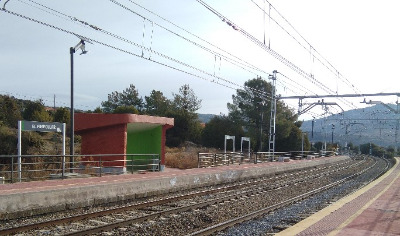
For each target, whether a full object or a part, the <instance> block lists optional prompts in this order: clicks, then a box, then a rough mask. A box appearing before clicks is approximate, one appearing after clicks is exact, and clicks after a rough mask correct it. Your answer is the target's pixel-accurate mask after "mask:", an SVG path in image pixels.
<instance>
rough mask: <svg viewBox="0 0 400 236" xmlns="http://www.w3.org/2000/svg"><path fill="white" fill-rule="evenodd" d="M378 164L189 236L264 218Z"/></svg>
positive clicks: (383, 171) (207, 233) (387, 165)
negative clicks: (265, 215)
mask: <svg viewBox="0 0 400 236" xmlns="http://www.w3.org/2000/svg"><path fill="white" fill-rule="evenodd" d="M376 164H377V162H375V163H374V165H373V166H370V167H368V168H366V169H364V170H362V171H359V172H358V173H355V174H353V175H351V176H348V177H345V178H343V179H341V180H338V181H335V182H333V183H330V184H328V185H325V186H323V187H321V188H318V189H314V190H311V191H309V192H307V193H304V194H301V195H298V196H296V197H293V198H290V199H287V200H284V201H282V202H279V203H277V204H274V205H272V206H268V207H266V208H263V209H260V210H258V211H254V212H252V213H249V214H247V215H244V216H241V217H237V218H234V219H231V220H228V221H225V222H222V223H219V224H216V225H213V226H210V227H208V228H205V229H202V230H199V231H197V232H193V233H191V234H189V235H191V236H198V235H210V234H212V233H216V232H219V231H222V230H225V229H227V228H229V227H232V226H234V225H236V224H239V223H243V222H245V221H249V220H252V219H254V218H257V217H260V216H262V215H264V214H267V213H269V212H271V211H274V210H276V209H279V208H282V207H284V206H287V205H290V204H292V203H295V202H298V201H301V200H304V199H305V198H307V197H310V196H312V195H316V194H318V193H321V192H323V191H326V190H328V189H330V188H332V187H335V186H338V185H340V184H342V183H344V182H346V181H348V180H350V179H353V178H355V177H357V176H359V175H361V174H363V173H364V172H366V171H367V170H369V169H371V168H372V167H374V166H375V165H376ZM388 168H389V163H388V161H387V160H386V167H385V168H384V169H383V170H382V171H381V172H380V173H379V174H378V175H377V176H376V177H375V178H373V179H372V180H370V181H369V182H368V183H370V182H372V181H373V180H375V179H376V178H378V177H379V176H381V175H382V174H383V173H385V172H386V171H387V169H388ZM368 183H367V184H368Z"/></svg>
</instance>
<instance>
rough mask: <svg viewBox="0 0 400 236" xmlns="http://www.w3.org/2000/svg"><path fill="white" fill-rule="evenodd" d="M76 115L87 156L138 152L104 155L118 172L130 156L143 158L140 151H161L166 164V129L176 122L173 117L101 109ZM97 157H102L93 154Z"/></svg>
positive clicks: (157, 152)
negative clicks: (121, 112) (110, 112)
mask: <svg viewBox="0 0 400 236" xmlns="http://www.w3.org/2000/svg"><path fill="white" fill-rule="evenodd" d="M74 118H75V128H74V130H75V133H76V134H79V135H81V138H82V142H81V154H82V155H84V158H88V156H89V155H95V154H100V155H101V154H124V155H125V154H138V155H137V156H136V155H126V156H124V155H119V156H106V157H102V158H103V160H107V162H104V163H103V164H102V166H104V167H105V168H107V166H108V167H110V168H113V169H114V170H115V171H118V172H126V171H127V163H129V160H134V159H135V158H142V157H140V155H139V154H158V156H159V158H160V164H161V166H164V165H165V141H166V131H167V129H169V128H172V127H173V126H174V119H173V118H167V117H156V116H147V115H136V114H102V113H75V116H74ZM96 158H100V157H96V156H94V157H91V159H92V160H93V159H96ZM121 158H122V160H123V161H121ZM113 161H115V162H113ZM128 167H129V166H128Z"/></svg>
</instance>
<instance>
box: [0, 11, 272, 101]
mask: <svg viewBox="0 0 400 236" xmlns="http://www.w3.org/2000/svg"><path fill="white" fill-rule="evenodd" d="M1 10H2V11H4V12H6V13H8V14H11V15H14V16H17V17H20V18H23V19H26V20H29V21H32V22H35V23H38V24H41V25H44V26H47V27H50V28H53V29H56V30H58V31H61V32H64V33H68V34H71V35H75V36H76V37H78V38H84V39H86V40H88V41H90V42H94V43H97V44H100V45H103V46H106V47H109V48H111V49H114V50H117V51H120V52H124V53H126V54H130V55H133V56H136V57H139V58H144V57H142V56H141V55H139V54H136V53H133V52H131V51H128V50H124V49H121V48H119V47H116V46H112V45H110V44H107V43H104V42H101V41H98V40H95V39H93V38H90V37H85V36H83V35H79V34H77V33H74V32H72V31H69V30H66V29H63V28H60V27H57V26H54V25H51V24H49V23H46V22H43V21H40V20H36V19H34V18H31V17H28V16H24V15H22V14H19V13H16V12H12V11H9V10H7V9H5V8H3V9H1ZM83 23H84V24H85V25H90V24H88V23H87V22H83ZM91 26H93V25H91ZM91 28H93V29H95V30H98V31H101V32H103V33H105V34H108V35H110V36H113V37H115V38H117V39H119V40H122V41H125V42H127V43H130V44H132V45H134V46H136V47H139V48H141V49H144V50H147V51H150V52H151V53H154V54H156V55H158V56H160V57H163V58H165V59H168V60H170V61H173V62H175V63H177V64H180V65H183V66H185V67H187V68H190V69H194V70H196V71H198V72H201V73H203V74H205V75H208V76H211V77H215V78H216V79H218V80H217V81H215V80H210V79H209V78H205V77H204V76H199V75H197V74H194V73H192V72H189V71H185V70H183V69H180V68H177V67H175V66H171V65H168V64H166V63H162V62H160V61H157V60H154V59H151V58H144V59H147V60H149V61H151V62H154V63H156V64H159V65H162V66H165V67H168V68H171V69H174V70H177V71H180V72H183V73H186V74H188V75H191V76H193V77H196V78H200V79H203V80H206V81H209V82H213V83H215V84H218V85H222V86H224V87H227V88H230V89H234V90H236V88H235V87H232V86H230V85H227V84H224V83H221V82H219V80H221V81H224V82H227V83H229V84H231V85H234V86H236V87H239V88H242V89H246V88H245V86H242V85H239V84H236V83H233V82H232V81H229V80H226V79H224V78H222V77H220V76H216V75H213V74H211V73H208V72H206V71H204V70H201V69H199V68H197V67H194V66H191V65H189V64H187V63H184V62H181V61H179V60H177V59H174V58H172V57H169V56H167V55H164V54H162V53H160V52H157V51H154V50H150V49H148V48H147V47H144V46H142V45H140V44H138V43H135V42H132V41H130V40H128V39H125V38H123V37H121V36H118V35H115V34H113V33H111V32H108V31H105V30H103V29H101V28H99V27H96V26H93V27H91ZM249 89H250V90H252V91H253V92H254V93H255V94H258V95H259V96H260V97H264V98H271V97H270V96H269V95H268V94H265V93H264V92H263V91H256V90H254V89H252V88H249Z"/></svg>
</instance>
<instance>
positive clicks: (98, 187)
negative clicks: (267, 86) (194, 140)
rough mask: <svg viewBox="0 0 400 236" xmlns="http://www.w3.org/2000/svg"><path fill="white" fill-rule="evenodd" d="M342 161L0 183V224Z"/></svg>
mask: <svg viewBox="0 0 400 236" xmlns="http://www.w3.org/2000/svg"><path fill="white" fill-rule="evenodd" d="M348 158H349V157H348V156H332V157H321V158H316V159H312V160H291V161H289V162H264V163H258V164H242V165H237V164H235V165H225V166H219V167H209V168H194V169H187V170H179V169H174V168H165V169H164V171H162V172H146V173H145V174H140V173H133V174H121V175H108V176H102V177H89V178H73V179H58V180H45V181H33V182H21V183H14V184H0V220H1V219H12V218H16V217H21V216H29V215H32V214H38V213H46V212H55V211H62V210H66V209H74V208H78V207H90V206H94V205H99V204H103V203H109V202H119V201H124V200H129V199H134V198H140V197H144V196H152V195H156V194H161V193H167V192H174V191H179V190H182V189H189V188H194V187H202V186H208V185H215V184H219V183H227V182H233V181H237V180H244V179H248V178H257V177H261V176H263V175H267V174H274V173H278V172H285V171H289V170H294V169H300V168H305V167H313V166H317V165H321V164H325V163H332V162H338V161H341V160H346V159H348Z"/></svg>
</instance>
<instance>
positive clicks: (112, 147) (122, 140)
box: [79, 124, 126, 166]
mask: <svg viewBox="0 0 400 236" xmlns="http://www.w3.org/2000/svg"><path fill="white" fill-rule="evenodd" d="M79 134H80V135H81V136H82V147H81V153H82V154H85V155H88V154H126V124H121V125H113V126H106V127H99V128H97V129H89V130H85V131H80V132H79ZM95 159H97V158H95ZM121 159H123V160H125V156H108V157H102V160H103V161H105V160H107V161H110V160H121ZM85 160H87V159H86V158H85ZM103 166H124V162H105V163H104V164H103Z"/></svg>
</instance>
